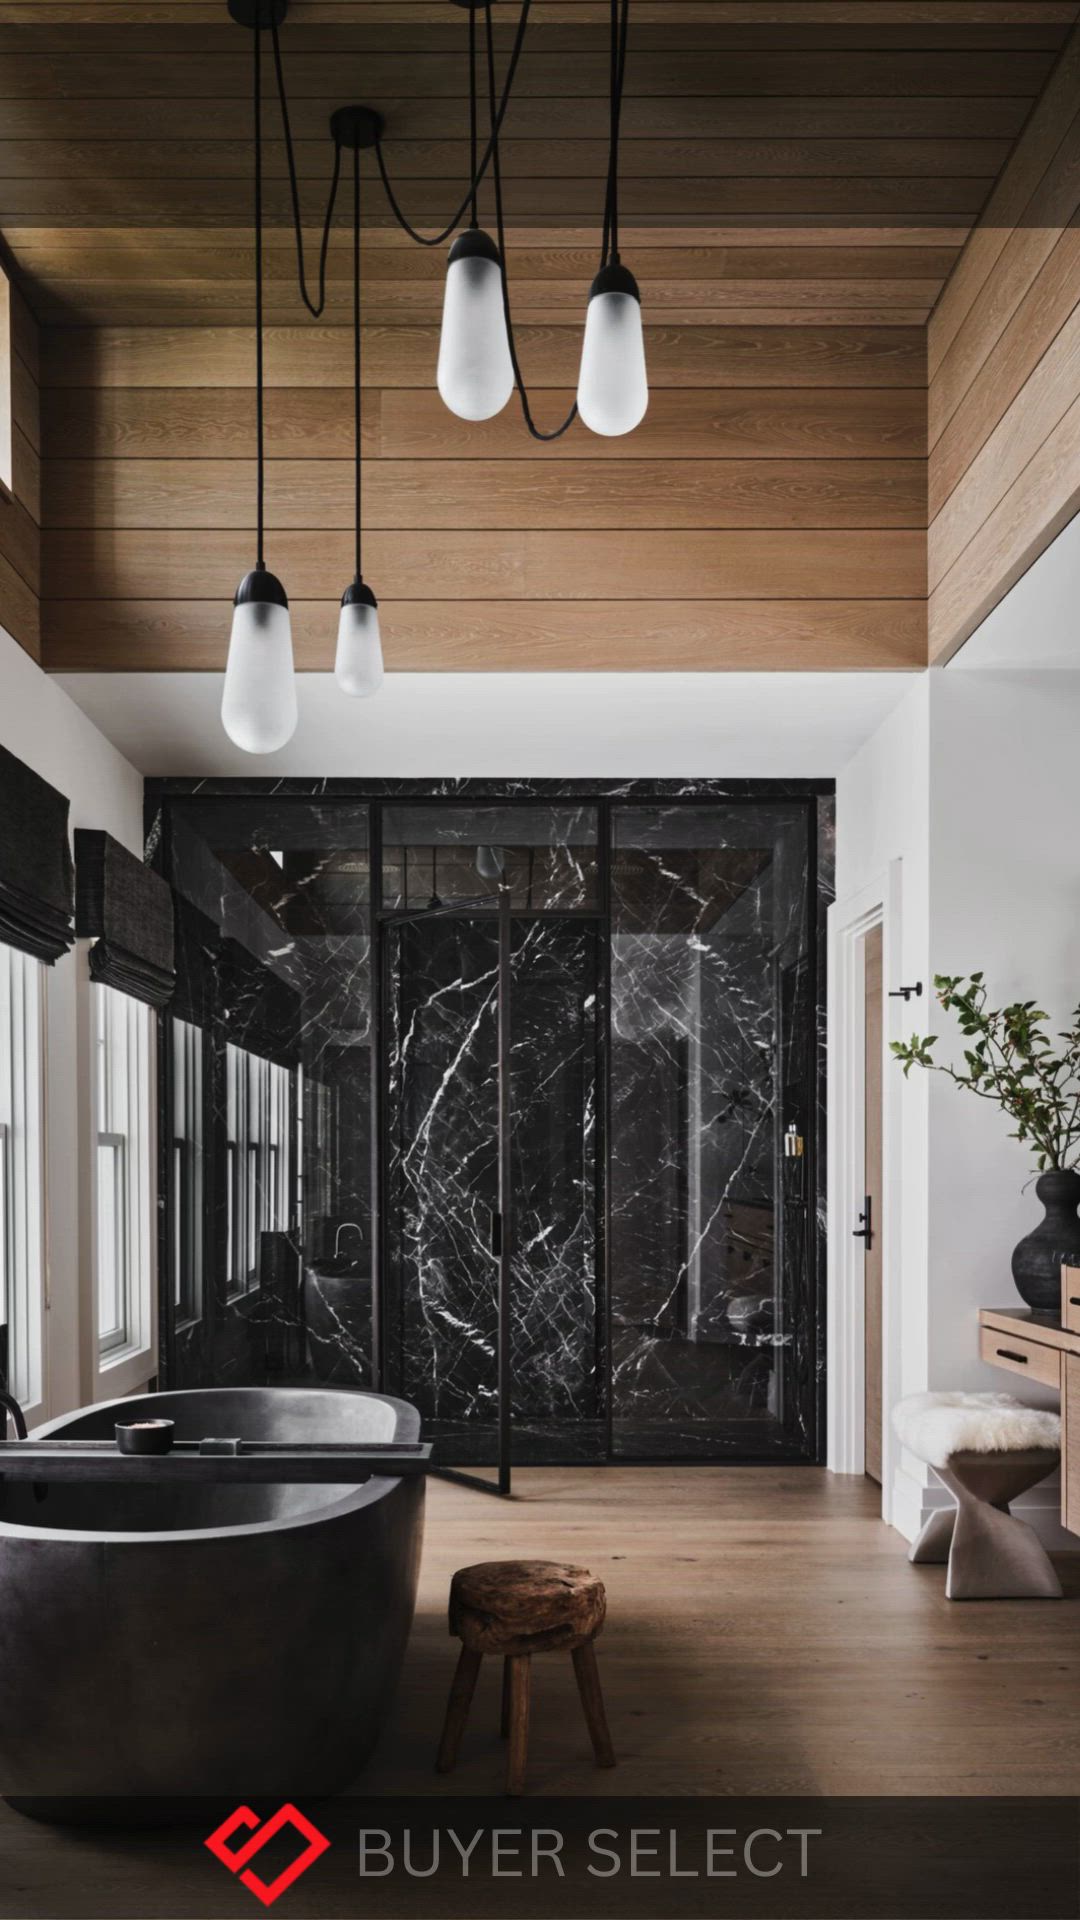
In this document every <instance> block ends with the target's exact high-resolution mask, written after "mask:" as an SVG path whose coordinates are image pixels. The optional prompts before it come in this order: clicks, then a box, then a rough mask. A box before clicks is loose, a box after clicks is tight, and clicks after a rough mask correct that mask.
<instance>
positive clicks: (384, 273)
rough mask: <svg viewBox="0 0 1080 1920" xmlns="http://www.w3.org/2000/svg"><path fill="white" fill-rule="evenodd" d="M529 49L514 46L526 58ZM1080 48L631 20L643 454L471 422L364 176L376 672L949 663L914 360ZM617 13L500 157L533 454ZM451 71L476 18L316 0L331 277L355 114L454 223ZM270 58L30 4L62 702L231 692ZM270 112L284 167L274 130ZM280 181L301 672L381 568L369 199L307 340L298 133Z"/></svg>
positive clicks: (567, 24)
mask: <svg viewBox="0 0 1080 1920" xmlns="http://www.w3.org/2000/svg"><path fill="white" fill-rule="evenodd" d="M516 11H517V10H516V7H515V6H512V5H507V6H499V7H498V8H497V17H498V18H499V19H500V25H499V43H500V49H501V51H502V53H503V54H505V50H506V48H507V47H508V45H509V42H510V38H511V36H512V30H513V29H512V24H510V25H508V24H505V23H504V21H509V22H511V23H512V22H513V21H514V20H515V19H516ZM1078 12H1080V8H1078V6H1077V5H1075V4H1072V3H1071V0H1070V3H1069V4H1065V0H1012V4H1004V3H1003V0H788V3H787V4H782V3H779V4H778V3H777V0H635V6H634V9H633V13H632V20H633V39H632V45H631V57H630V61H629V67H628V77H627V98H626V104H625V109H624V136H625V137H624V146H623V167H622V181H623V186H622V219H623V229H624V236H623V253H624V257H625V258H626V260H627V262H628V263H629V264H631V265H632V266H633V268H634V270H635V272H636V273H637V275H638V277H639V280H640V283H641V287H642V297H643V305H644V309H645V314H646V319H647V323H648V329H649V333H648V347H649V363H650V375H651V381H652V386H653V400H652V405H651V408H650V412H649V415H648V416H647V420H646V422H645V425H644V426H643V428H642V429H641V430H640V431H639V433H638V434H636V435H634V436H632V437H631V438H629V439H627V440H626V441H620V442H605V441H602V440H598V439H596V438H595V437H593V436H591V435H589V434H588V433H586V432H585V431H584V430H583V429H577V430H575V431H573V432H572V433H571V434H570V435H569V436H568V437H567V439H566V440H564V441H562V442H560V443H558V445H557V446H553V447H548V448H536V447H535V446H534V444H533V443H531V442H530V441H529V440H528V439H527V437H526V436H525V434H524V429H523V427H522V425H521V422H520V419H519V417H518V415H517V411H516V406H515V407H512V408H509V409H508V410H507V412H506V413H505V414H504V415H503V416H501V417H500V418H499V419H497V420H495V421H492V422H489V423H487V424H486V425H484V426H467V425H465V424H464V423H462V422H458V421H455V420H453V419H452V418H451V417H450V416H449V415H448V414H446V413H445V411H444V410H443V409H442V408H441V405H440V403H439V402H438V399H437V396H436V395H435V394H434V392H433V390H432V389H433V370H434V361H435V348H436V338H437V326H438V314H439V307H440V303H441V295H442V277H443V261H444V257H445V256H444V251H443V249H442V248H438V249H434V250H423V249H419V248H415V247H413V246H412V245H411V244H410V243H409V242H408V241H407V240H406V239H405V238H404V237H403V236H402V235H401V234H400V233H399V232H397V230H396V229H394V228H393V226H392V225H391V223H390V217H389V214H388V210H387V207H386V203H385V200H384V198H383V196H382V193H381V189H380V188H379V185H378V182H377V180H376V179H375V177H374V173H373V169H371V168H370V167H367V166H365V189H364V198H365V213H364V221H365V244H364V263H363V272H364V289H365V290H364V318H365V381H366V384H367V392H366V395H365V451H366V453H367V454H368V455H369V456H370V460H371V469H372V471H371V473H370V475H369V482H368V484H367V487H366V501H365V512H366V516H367V518H368V524H369V526H370V528H371V532H372V538H371V541H370V545H369V556H368V564H367V565H366V569H365V570H366V572H367V573H368V576H369V577H370V578H371V579H372V581H373V584H375V585H376V587H377V590H378V591H379V592H380V597H381V598H382V599H383V600H384V602H385V603H386V605H387V618H386V630H387V653H388V664H389V665H390V666H391V667H394V666H397V667H418V666H425V667H433V666H443V667H447V668H454V667H468V666H489V667H496V666H501V667H508V666H509V667H515V666H516V667H523V666H552V667H555V666H572V665H580V666H611V667H616V666H629V667H635V666H636V667H662V666H672V667H675V666H705V667H707V666H717V667H731V666H741V667H754V666H761V667H790V666H796V665H805V666H811V667H825V668H829V667H832V668H842V667H852V666H879V667H895V666H898V665H899V666H915V665H917V664H919V663H920V662H923V661H925V658H926V608H925V537H926V536H925V528H926V468H925V453H926V394H925V378H926V376H925V328H926V323H927V319H928V316H929V314H930V312H931V310H932V308H933V306H934V304H935V302H936V300H937V299H938V297H939V295H940V293H941V290H942V287H943V286H944V284H945V282H946V280H947V278H948V276H949V274H950V272H951V270H952V268H953V266H954V264H955V262H956V260H957V258H958V255H959V252H960V249H961V248H962V246H963V244H964V242H965V240H966V238H967V236H968V234H969V233H970V231H971V228H972V226H973V224H974V223H975V221H976V220H977V218H978V216H979V214H980V211H981V210H982V208H983V207H984V205H985V204H986V201H987V198H988V196H989V195H990V193H991V190H992V188H993V185H994V182H995V180H996V179H997V177H998V176H999V174H1000V173H1001V171H1002V169H1003V167H1004V166H1005V163H1006V161H1007V159H1008V157H1009V154H1010V152H1011V150H1012V148H1013V145H1014V143H1015V141H1016V140H1017V138H1018V136H1019V135H1020V133H1021V132H1022V129H1023V128H1024V126H1025V124H1026V122H1027V121H1028V119H1029V116H1030V114H1031V111H1032V108H1033V105H1034V103H1035V101H1036V99H1037V97H1038V96H1039V94H1040V93H1041V91H1042V90H1043V88H1044V87H1045V86H1046V83H1047V81H1048V78H1049V76H1050V74H1051V71H1052V68H1053V66H1054V62H1055V59H1056V57H1057V55H1058V54H1059V52H1060V50H1061V47H1062V45H1063V43H1064V40H1065V38H1066V36H1067V34H1068V31H1069V28H1070V26H1071V25H1072V23H1073V22H1074V21H1075V19H1076V17H1077V14H1078ZM606 17H607V7H606V4H598V0H537V4H536V6H535V9H534V16H533V21H532V23H531V25H530V28H529V33H528V40H527V45H526V51H525V54H524V57H523V61H522V66H521V72H520V76H519V81H518V86H517V88H516V90H515V96H514V99H513V101H512V104H511V107H510V111H509V115H508V119H507V124H506V134H505V173H506V200H507V207H508V216H509V221H510V230H511V243H512V253H511V269H512V284H513V290H514V296H515V310H516V316H517V318H518V321H519V323H520V329H521V342H520V343H521V350H522V357H523V360H524V363H525V366H526V370H527V373H528V376H529V378H530V381H531V383H532V384H534V385H535V387H536V389H537V395H536V404H537V411H538V412H539V414H540V415H541V416H542V418H543V419H544V420H547V419H549V418H553V417H558V415H559V413H560V410H561V409H562V408H564V406H565V404H566V400H567V396H568V393H569V391H570V390H571V389H572V385H573V380H574V376H575V371H576V359H577V353H578V350H579V343H580V328H581V322H582V315H583V303H584V298H585V293H586V290H587V286H588V281H589V278H590V277H591V274H592V272H593V270H594V265H595V254H596V245H597V228H598V216H599V212H600V206H601V197H602V190H603V169H604V165H605V158H606V147H605V140H604V128H605V117H606V100H605V97H604V96H605V89H606V77H607V55H606V24H605V22H606ZM464 40H465V23H464V16H463V15H461V14H459V13H458V12H457V11H456V10H455V9H453V8H451V7H450V6H449V5H448V4H447V0H292V5H291V9H290V14H289V19H288V21H287V23H286V26H285V27H284V29H283V31H282V44H283V52H284V56H285V61H286V70H287V79H288V86H289V93H290V102H291V108H292V121H293V128H294V132H295V134H296V136H297V141H298V145H297V154H298V160H299V170H300V175H301V192H302V197H303V204H304V210H305V223H306V240H307V248H308V256H309V261H313V260H314V257H315V251H316V240H317V228H318V221H319V218H320V216H321V207H322V204H323V197H324V186H325V181H326V178H327V175H328V168H329V161H330V146H329V140H328V137H327V133H326V128H327V123H328V118H329V114H330V112H331V111H332V109H333V108H334V107H336V106H338V105H340V104H342V103H343V102H346V101H348V100H350V99H359V100H362V101H365V102H368V103H370V104H371V105H374V106H377V107H378V108H379V109H380V110H381V111H382V112H383V113H384V115H385V117H386V122H387V149H386V150H387V157H388V163H389V165H390V168H391V170H392V173H393V175H394V177H395V179H396V180H397V181H398V183H399V184H400V190H401V196H402V198H403V200H404V201H405V202H406V205H407V208H408V211H409V213H410V215H411V216H412V218H413V219H414V220H416V221H417V222H418V223H419V224H426V223H430V224H431V225H436V224H441V223H442V222H443V221H444V220H445V218H446V216H447V213H448V212H449V210H450V209H451V208H452V206H453V204H454V200H455V197H456V193H457V190H458V183H459V182H461V181H462V180H463V178H464V175H465V171H466V161H467V150H466V144H465V139H464V130H465V125H466V120H467V106H466V98H465V88H466V66H465V61H464ZM249 47H250V43H249V41H248V39H247V36H246V35H244V34H243V33H242V32H241V30H240V29H238V28H236V27H235V26H233V25H232V24H231V22H229V21H228V20H227V19H225V18H224V0H221V4H220V5H219V4H218V3H217V0H212V3H210V0H98V3H97V4H94V3H92V0H70V3H69V0H0V231H2V233H3V235H4V238H5V241H6V245H7V248H8V251H9V254H10V257H11V259H12V261H13V264H14V267H15V269H16V270H17V273H18V276H19V278H20V281H21V284H22V287H23V290H24V292H25V294H26V297H27V299H28V302H29V304H30V307H31V308H32V310H33V312H34V313H35V314H36V316H37V318H38V320H39V322H40V323H41V325H42V327H43V329H44V335H43V341H42V384H43V392H42V429H41V452H42V454H43V456H44V474H43V514H42V518H43V526H44V535H43V552H42V586H43V594H44V619H43V632H44V638H43V649H42V650H43V658H44V660H45V663H46V664H47V665H49V666H55V667H64V668H68V669H72V668H77V667H79V666H85V667H99V668H122V667H136V666H144V667H145V666H161V667H177V666H181V667H185V666H186V667H208V666H220V664H221V660H222V651H223V644H224V634H225V631H226V625H227V622H226V616H225V612H224V611H223V607H222V600H223V599H227V598H228V596H229V595H230V594H231V591H232V588H233V586H234V585H235V579H236V577H237V575H238V573H239V572H240V571H243V569H244V567H245V565H246V564H248V563H249V552H248V549H249V547H250V539H249V529H250V527H251V523H252V483H253V473H252V463H251V454H252V451H253V440H254V433H253V415H252V407H251V393H250V386H251V378H252V343H251V333H250V321H251V314H252V291H251V272H252V249H251V236H250V226H249V218H250V212H249V209H250V179H249V175H250V161H251V152H250V139H249V128H250V51H249ZM266 78H267V84H268V86H269V85H270V83H271V80H272V73H271V68H270V66H269V63H268V64H267V70H266ZM267 117H268V124H269V127H270V129H271V131H272V132H276V131H277V130H278V121H277V109H276V104H275V103H274V102H273V101H271V102H270V104H269V106H268V111H267ZM365 158H367V157H365ZM267 165H268V173H269V176H270V179H269V186H268V192H267V218H268V225H269V234H268V254H267V269H268V275H269V285H268V302H269V317H270V321H271V329H272V330H271V334H270V339H269V343H268V380H269V383H270V389H271V391H270V394H269V401H268V413H267V431H268V443H269V453H270V456H271V468H270V478H269V504H268V522H269V526H270V528H271V548H272V551H271V554H270V559H271V564H274V565H276V566H277V568H278V570H279V571H280V572H281V573H282V575H283V577H285V578H286V583H287V585H288V586H289V589H290V593H291V595H292V596H293V598H294V603H295V604H296V620H295V625H296V633H297V646H298V658H299V661H300V664H301V665H305V666H310V667H316V666H318V667H325V666H327V665H328V664H329V658H328V648H329V645H330V642H329V640H328V638H327V620H328V609H329V608H330V606H331V605H332V602H333V599H334V598H335V597H336V595H337V594H338V593H340V591H341V588H342V586H343V585H344V584H345V582H346V580H347V579H348V577H349V574H350V571H351V566H350V559H349V555H350V538H349V532H348V529H349V525H350V514H351V477H350V473H349V466H348V458H349V453H350V445H351V417H350V402H349V395H348V382H349V377H350V343H349V335H348V331H347V325H346V324H345V323H347V320H348V312H349V305H348V303H349V300H350V280H349V274H350V258H349V247H348V244H347V238H346V232H345V230H344V226H345V224H346V223H347V221H348V218H349V196H348V193H347V192H345V193H343V195H342V197H341V200H340V202H339V230H338V232H337V234H336V236H335V240H334V244H333V245H332V247H331V253H330V268H329V300H328V306H329V314H328V319H327V320H324V321H323V322H322V323H321V324H320V325H318V326H316V325H315V324H314V323H313V322H311V321H309V320H308V318H307V316H306V314H305V312H304V310H303V308H302V307H301V305H300V303H299V300H298V297H297V293H296V283H295V256H294V248H293V238H292V233H291V216H290V212H289V203H288V193H287V182H286V177H285V157H284V149H283V146H282V143H281V141H280V139H274V140H272V141H271V143H270V145H269V147H268V150H267ZM483 214H484V217H485V218H486V219H490V205H489V203H488V197H487V194H486V193H485V195H484V205H483ZM150 582H152V583H153V598H152V599H151V588H150V584H149V583H150ZM88 603H91V605H90V608H89V610H88Z"/></svg>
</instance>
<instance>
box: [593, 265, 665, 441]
mask: <svg viewBox="0 0 1080 1920" xmlns="http://www.w3.org/2000/svg"><path fill="white" fill-rule="evenodd" d="M577 404H578V412H579V413H580V415H581V418H582V420H583V421H584V422H585V425H586V426H587V427H588V428H589V429H590V431H591V432H592V433H602V434H606V435H609V436H614V435H617V434H620V433H632V432H633V429H634V428H635V427H636V426H638V425H640V423H641V421H642V420H643V419H644V418H645V410H646V408H647V407H648V404H649V382H648V377H647V375H646V372H645V339H644V335H643V333H642V327H641V298H640V295H639V293H638V287H637V281H636V280H635V279H634V276H633V274H632V273H629V272H628V271H627V269H626V268H625V267H619V266H614V267H604V268H603V269H602V270H601V271H600V272H599V273H598V274H597V276H596V279H595V280H594V281H593V283H592V287H591V289H590V293H589V307H588V312H587V313H586V315H585V338H584V340H583V341H582V345H581V371H580V372H579V374H578V390H577Z"/></svg>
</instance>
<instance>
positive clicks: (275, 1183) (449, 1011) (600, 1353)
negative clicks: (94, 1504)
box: [152, 782, 830, 1486]
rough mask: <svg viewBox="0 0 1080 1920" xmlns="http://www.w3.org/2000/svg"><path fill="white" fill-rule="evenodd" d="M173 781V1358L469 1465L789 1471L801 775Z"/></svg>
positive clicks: (808, 1200)
mask: <svg viewBox="0 0 1080 1920" xmlns="http://www.w3.org/2000/svg"><path fill="white" fill-rule="evenodd" d="M184 784H185V783H179V782H166V783H159V785H158V787H157V789H156V791H155V792H154V793H153V795H152V809H153V810H152V832H153V841H154V846H155V849H156V854H157V859H158V863H159V865H160V867H161V869H162V871H164V872H165V874H166V875H167V877H168V878H169V879H170V880H171V882H172V885H173V888H174V893H175V896H176V901H177V926H178V939H179V952H180V961H179V981H178V991H177V997H176V1000H175V1002H174V1005H173V1008H172V1010H171V1013H170V1015H169V1016H168V1017H167V1018H166V1019H165V1020H164V1021H163V1023H162V1026H163V1042H162V1045H163V1051H162V1069H163V1071H162V1081H163V1107H162V1121H163V1125H162V1160H161V1174H162V1190H163V1194H164V1198H165V1209H164V1212H165V1221H166V1226H165V1230H164V1232H163V1239H162V1272H163V1299H162V1306H163V1312H162V1322H163V1328H164V1339H163V1350H162V1377H163V1379H165V1380H166V1381H167V1382H168V1384H169V1385H174V1386H186V1385H191V1386H195V1385H203V1384H224V1383H225V1382H226V1381H233V1382H236V1383H240V1382H243V1381H252V1382H262V1381H274V1380H276V1381H278V1382H279V1383H281V1384H289V1383H290V1382H300V1381H323V1382H325V1383H326V1384H329V1385H339V1386H346V1387H365V1386H372V1385H377V1386H379V1387H381V1388H382V1389H383V1390H385V1391H388V1392H391V1393H396V1394H400V1395H401V1396H402V1397H403V1398H405V1399H408V1400H410V1401H412V1402H413V1403H414V1404H415V1405H416V1406H418V1407H419V1409H420V1411H421V1413H422V1416H423V1419H424V1426H425V1432H426V1434H427V1436H428V1437H429V1438H431V1439H433V1440H434V1441H435V1443H436V1448H437V1458H438V1460H439V1462H440V1464H442V1465H443V1466H445V1467H446V1468H448V1469H453V1470H456V1471H459V1472H461V1473H465V1474H468V1475H477V1474H479V1475H480V1476H481V1477H482V1478H483V1479H484V1481H485V1484H496V1485H498V1484H499V1483H500V1481H501V1482H502V1484H503V1485H504V1486H505V1484H506V1480H507V1476H508V1473H509V1468H510V1462H511V1459H512V1460H513V1462H514V1463H520V1464H530V1463H543V1462H552V1463H563V1462H567V1463H570V1462H587V1461H603V1460H605V1459H607V1460H625V1461H641V1462H649V1461H654V1460H656V1461H659V1460H665V1459H667V1460H676V1459H678V1460H710V1459H712V1460H731V1459H743V1460H754V1459H788V1460H798V1459H813V1458H816V1457H817V1454H818V1447H819V1435H820V1392H821V1369H820V1350H821V1344H822V1328H821V1317H820V1309H819V1286H818V1275H819V1271H820V1262H821V1236H820V1229H819V1218H818V1202H819V1198H820V1192H821V1164H820V1159H821V1157H820V1152H819V1141H820V1133H821V1129H820V1124H819V1106H820V1101H819V1089H820V1083H821V1078H822V1064H823V1062H822V1048H821V1040H820V1014H821V1007H822V999H823V982H822V978H821V968H820V951H821V942H820V937H819V936H820V923H821V915H822V912H823V906H824V901H825V899H826V898H827V895H828V885H829V865H828V843H827V833H828V825H829V817H830V796H829V790H828V787H827V785H826V783H805V784H803V785H794V786H793V785H791V784H787V785H785V786H783V787H782V788H781V787H779V785H775V786H773V785H770V784H769V783H760V782H759V783H752V782H747V783H743V784H742V785H741V786H739V787H734V788H733V787H731V786H724V787H723V788H722V789H721V788H720V787H719V785H718V784H717V786H715V787H711V786H710V784H709V783H702V782H697V783H695V784H694V788H693V791H692V792H691V793H688V794H683V793H681V792H672V791H670V790H669V789H668V788H667V787H665V785H664V783H645V782H635V783H632V784H631V785H629V786H628V785H627V784H626V783H622V784H621V785H620V786H619V787H618V788H605V787H604V786H603V785H602V783H592V784H591V785H590V784H589V783H577V784H576V785H575V786H574V787H573V788H572V789H571V788H570V787H569V785H567V784H565V783H562V784H559V785H556V784H555V783H545V782H532V783H522V782H514V783H512V785H511V783H504V784H503V785H502V786H500V783H494V782H491V783H484V784H482V783H479V782H470V783H439V785H438V786H437V787H433V786H432V785H431V784H425V783H423V782H410V783H408V790H407V791H405V792H402V791H401V790H400V788H398V789H390V788H388V787H384V788H383V789H381V790H380V789H379V787H378V785H377V783H373V784H372V785H369V786H367V787H363V786H362V785H361V783H359V782H355V783H348V782H338V783H336V788H337V789H341V790H340V791H338V790H335V791H334V792H333V793H327V792H325V791H320V792H318V793H312V792H311V790H310V788H311V784H312V783H304V782H278V783H274V786H273V789H272V790H271V789H269V788H261V787H260V785H259V783H246V784H245V785H244V786H242V787H241V786H240V785H239V783H230V782H218V783H216V784H215V787H214V790H213V791H208V790H207V788H206V785H205V783H204V784H203V785H202V787H201V788H200V790H199V791H198V792H197V793H195V792H191V791H185V790H184ZM305 789H306V790H305ZM493 1473H494V1475H495V1476H496V1477H495V1479H494V1481H492V1478H491V1476H492V1474H493Z"/></svg>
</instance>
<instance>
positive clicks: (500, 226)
mask: <svg viewBox="0 0 1080 1920" xmlns="http://www.w3.org/2000/svg"><path fill="white" fill-rule="evenodd" d="M484 31H485V38H486V42H487V75H488V105H489V108H490V111H491V125H492V138H491V149H492V160H491V182H492V186H493V187H494V189H495V231H496V235H497V238H498V245H499V275H500V279H501V282H502V303H503V318H504V320H505V322H506V341H507V345H508V347H509V349H510V365H511V366H512V367H513V369H514V385H515V386H516V387H517V390H518V398H519V400H520V401H521V412H522V417H523V418H524V421H525V425H526V426H527V427H528V429H529V432H530V433H531V435H532V437H533V439H534V440H561V439H562V436H563V434H564V433H566V432H567V431H568V429H569V428H570V427H572V426H573V424H574V421H575V420H576V419H577V401H576V400H575V401H574V403H573V405H572V407H571V408H570V411H569V413H568V414H567V416H566V418H565V420H563V421H562V423H561V425H559V426H557V427H552V428H551V429H550V431H548V432H546V433H545V432H544V431H543V430H542V429H541V428H540V427H538V426H537V424H536V421H535V420H534V419H533V413H532V407H531V405H530V404H529V393H528V388H527V387H526V385H525V376H524V374H523V373H522V371H521V362H520V360H519V359H518V351H517V343H516V341H515V339H514V321H513V315H512V313H511V311H510V280H509V276H508V274H507V270H506V225H505V221H504V219H503V197H502V171H501V168H500V166H499V134H498V127H497V126H496V120H495V33H494V28H493V26H492V20H491V0H485V4H484Z"/></svg>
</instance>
